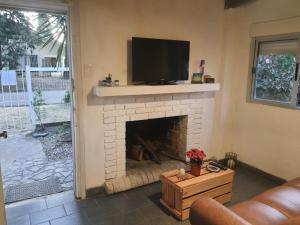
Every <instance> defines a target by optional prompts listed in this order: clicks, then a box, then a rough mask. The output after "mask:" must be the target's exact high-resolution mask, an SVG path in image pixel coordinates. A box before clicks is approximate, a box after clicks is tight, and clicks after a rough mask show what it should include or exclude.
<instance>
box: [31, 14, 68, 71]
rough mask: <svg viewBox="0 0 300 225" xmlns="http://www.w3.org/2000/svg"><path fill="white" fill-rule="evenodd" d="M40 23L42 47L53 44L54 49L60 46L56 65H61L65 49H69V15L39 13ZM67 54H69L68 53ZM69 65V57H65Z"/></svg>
mask: <svg viewBox="0 0 300 225" xmlns="http://www.w3.org/2000/svg"><path fill="white" fill-rule="evenodd" d="M37 19H38V22H39V25H38V28H37V37H38V40H39V41H41V42H42V48H45V47H46V46H48V45H51V49H50V50H52V49H53V48H54V47H55V46H58V49H57V56H56V59H57V60H56V65H57V67H59V66H61V58H62V56H63V52H64V50H66V49H67V38H66V36H67V35H66V34H67V17H66V16H65V15H60V14H48V13H47V14H46V13H39V14H38V16H37ZM66 56H67V54H66ZM65 64H66V66H68V64H69V62H68V58H67V57H66V59H65Z"/></svg>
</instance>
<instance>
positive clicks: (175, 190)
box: [160, 168, 234, 220]
mask: <svg viewBox="0 0 300 225" xmlns="http://www.w3.org/2000/svg"><path fill="white" fill-rule="evenodd" d="M178 173H179V170H172V171H168V172H165V173H162V174H161V175H160V180H161V182H162V197H161V199H160V202H161V203H162V204H163V205H164V206H165V207H166V208H167V209H168V210H169V211H170V212H171V213H172V214H174V215H175V216H176V217H177V218H178V219H180V220H186V219H188V218H189V212H190V207H191V205H192V203H193V202H194V201H195V200H197V199H199V198H203V197H211V198H214V199H215V200H217V201H218V202H220V203H222V204H224V203H226V202H229V201H230V200H231V196H232V182H233V177H234V171H233V170H230V169H227V170H226V171H222V170H221V171H220V172H219V173H212V172H209V171H207V170H206V168H203V169H202V170H201V175H200V176H199V177H195V176H193V175H191V174H189V173H187V178H186V179H185V180H183V181H181V180H179V178H178V177H177V174H178Z"/></svg>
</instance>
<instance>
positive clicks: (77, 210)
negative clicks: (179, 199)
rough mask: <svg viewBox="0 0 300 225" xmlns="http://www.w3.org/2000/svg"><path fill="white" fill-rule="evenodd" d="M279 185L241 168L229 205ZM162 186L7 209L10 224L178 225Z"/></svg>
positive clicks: (56, 198)
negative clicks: (163, 198) (163, 201)
mask: <svg viewBox="0 0 300 225" xmlns="http://www.w3.org/2000/svg"><path fill="white" fill-rule="evenodd" d="M274 186H276V183H274V182H272V181H270V180H268V179H266V178H263V177H261V176H259V175H256V174H254V173H253V172H251V171H248V170H245V169H242V168H240V169H238V170H237V173H236V176H235V181H234V197H233V200H232V202H231V203H230V204H228V205H232V204H235V203H237V202H240V201H243V200H246V199H248V198H250V197H252V196H254V195H257V194H258V193H261V192H263V191H265V190H267V189H270V188H272V187H274ZM159 198H160V184H159V183H156V184H152V185H148V186H145V187H142V188H138V189H135V190H131V191H127V192H123V193H119V194H116V195H112V196H108V197H95V198H92V199H87V200H84V201H75V200H74V198H73V194H72V192H65V193H61V194H57V195H51V196H48V197H46V198H39V199H34V200H30V201H24V202H19V203H16V204H13V205H8V206H7V218H8V225H115V224H116V225H120V224H122V225H139V224H142V225H158V224H159V225H176V224H183V225H184V224H189V222H188V221H185V222H179V221H177V220H176V219H175V218H173V217H172V216H171V215H170V214H169V213H168V212H167V211H166V210H165V209H164V208H163V207H162V206H161V205H160V203H159Z"/></svg>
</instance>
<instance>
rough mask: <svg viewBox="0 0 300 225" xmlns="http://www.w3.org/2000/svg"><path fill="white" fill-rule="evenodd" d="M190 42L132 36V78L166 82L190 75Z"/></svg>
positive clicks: (140, 80) (139, 80) (143, 80)
mask: <svg viewBox="0 0 300 225" xmlns="http://www.w3.org/2000/svg"><path fill="white" fill-rule="evenodd" d="M189 55H190V42H189V41H177V40H162V39H151V38H139V37H133V38H132V78H133V81H136V82H145V83H150V84H151V83H154V84H156V83H157V84H164V83H168V82H175V81H179V80H188V77H189Z"/></svg>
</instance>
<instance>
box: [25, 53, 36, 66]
mask: <svg viewBox="0 0 300 225" xmlns="http://www.w3.org/2000/svg"><path fill="white" fill-rule="evenodd" d="M25 65H27V66H30V67H38V56H37V55H25Z"/></svg>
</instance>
